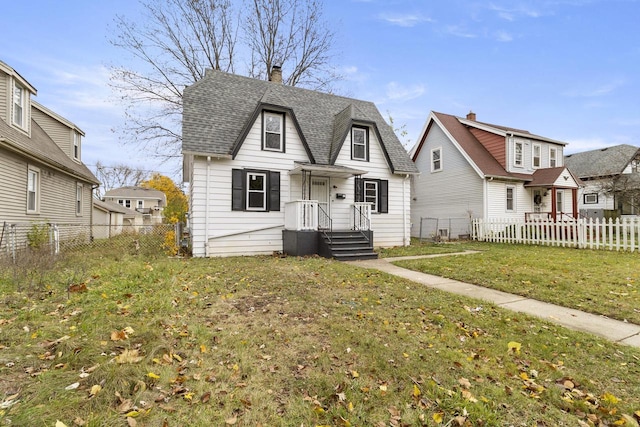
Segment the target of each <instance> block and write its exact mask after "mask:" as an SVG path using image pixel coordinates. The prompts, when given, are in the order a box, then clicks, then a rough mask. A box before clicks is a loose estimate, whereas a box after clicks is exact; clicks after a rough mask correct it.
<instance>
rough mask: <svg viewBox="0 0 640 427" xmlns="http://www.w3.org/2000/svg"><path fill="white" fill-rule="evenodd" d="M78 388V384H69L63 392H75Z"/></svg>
mask: <svg viewBox="0 0 640 427" xmlns="http://www.w3.org/2000/svg"><path fill="white" fill-rule="evenodd" d="M78 387H80V383H73V384H70V385H68V386H66V387H65V388H64V389H65V390H75V389H77V388H78Z"/></svg>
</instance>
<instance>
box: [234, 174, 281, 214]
mask: <svg viewBox="0 0 640 427" xmlns="http://www.w3.org/2000/svg"><path fill="white" fill-rule="evenodd" d="M231 210H233V211H261V212H269V211H279V210H280V172H274V171H269V170H246V169H232V171H231Z"/></svg>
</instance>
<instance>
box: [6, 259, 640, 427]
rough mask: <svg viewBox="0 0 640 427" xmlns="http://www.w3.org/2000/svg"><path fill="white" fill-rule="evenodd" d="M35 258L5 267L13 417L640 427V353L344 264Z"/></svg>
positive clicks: (52, 421) (36, 421) (70, 421)
mask: <svg viewBox="0 0 640 427" xmlns="http://www.w3.org/2000/svg"><path fill="white" fill-rule="evenodd" d="M465 259H467V258H465ZM457 262H458V263H464V262H465V261H463V259H462V258H459V259H458V261H457ZM594 262H598V261H594ZM574 263H575V261H574ZM476 264H478V262H476ZM28 270H29V269H28V268H25V269H23V270H9V269H5V270H1V271H0V304H1V306H2V307H3V309H2V310H1V311H0V362H1V363H0V425H5V426H9V425H11V426H23V425H28V426H47V427H52V426H56V425H66V426H68V427H71V426H82V425H85V426H171V427H173V426H186V425H189V426H209V425H211V426H224V425H239V426H240V425H241V426H301V425H304V426H339V427H346V426H512V425H513V426H532V425H534V426H535V425H537V426H559V425H565V426H578V425H585V426H586V425H602V426H608V425H627V426H634V425H637V424H634V423H635V422H636V421H635V420H637V419H638V416H639V414H640V412H637V411H640V351H639V350H637V349H634V348H629V347H624V346H619V345H615V344H613V343H610V342H607V341H605V340H602V339H599V338H596V337H593V336H591V335H588V334H583V333H578V332H574V331H569V330H566V329H564V328H561V327H559V326H556V325H553V324H550V323H547V322H544V321H541V320H538V319H535V318H531V317H528V316H525V315H520V314H516V313H513V312H509V311H506V310H502V309H500V308H497V307H495V306H492V305H490V304H486V303H482V302H480V301H477V300H472V299H468V298H463V297H460V296H456V295H451V294H447V293H444V292H441V291H438V290H434V289H428V288H425V287H423V286H419V285H416V284H415V283H412V282H409V281H406V280H403V279H399V278H395V277H392V276H389V275H387V274H384V273H380V272H377V271H371V270H366V269H361V268H358V267H356V266H352V265H348V264H344V263H340V262H336V261H330V260H325V259H321V258H305V259H300V258H294V257H290V258H278V257H245V258H222V259H210V260H205V259H186V260H185V259H175V258H166V257H149V256H146V257H143V256H135V255H126V254H118V253H114V254H112V255H109V256H107V255H102V256H101V255H99V254H97V253H96V254H92V253H89V252H85V253H83V254H81V256H80V257H76V258H69V259H67V260H66V262H64V263H58V264H57V267H56V269H55V270H53V271H52V272H47V271H38V272H32V273H33V274H31V275H29V274H28V273H29V271H28ZM57 421H59V422H60V424H57V423H56V422H57Z"/></svg>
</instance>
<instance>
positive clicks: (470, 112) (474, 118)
mask: <svg viewBox="0 0 640 427" xmlns="http://www.w3.org/2000/svg"><path fill="white" fill-rule="evenodd" d="M467 120H473V121H474V122H475V121H476V113H474V112H473V111H469V114H467Z"/></svg>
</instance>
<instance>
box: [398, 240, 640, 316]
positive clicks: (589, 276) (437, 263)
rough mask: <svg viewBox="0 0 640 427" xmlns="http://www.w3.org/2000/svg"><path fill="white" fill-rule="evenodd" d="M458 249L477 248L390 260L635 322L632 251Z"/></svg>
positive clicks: (638, 301) (636, 259) (637, 306)
mask: <svg viewBox="0 0 640 427" xmlns="http://www.w3.org/2000/svg"><path fill="white" fill-rule="evenodd" d="M452 247H455V246H453V245H452ZM459 248H460V251H461V250H462V249H463V248H464V249H469V248H473V249H476V250H480V251H481V252H480V253H478V254H474V255H465V256H464V257H441V258H427V259H419V260H407V261H398V262H395V264H396V265H398V266H401V267H404V268H408V269H411V270H416V271H422V272H425V273H429V274H435V275H438V276H443V277H447V278H451V279H456V280H460V281H464V282H468V283H473V284H477V285H481V286H485V287H488V288H492V289H498V290H501V291H505V292H510V293H513V294H517V295H522V296H525V297H529V298H533V299H537V300H541V301H546V302H550V303H553V304H558V305H561V306H564V307H570V308H575V309H578V310H583V311H587V312H590V313H595V314H601V315H604V316H608V317H611V318H613V319H618V320H626V321H629V322H632V323H636V324H640V293H639V292H638V291H639V289H640V268H639V267H640V254H638V253H629V252H614V251H596V250H587V249H573V248H558V247H549V246H528V245H509V244H491V243H474V244H473V245H469V244H466V245H461V246H460V247H459ZM414 251H415V253H416V254H417V253H419V248H415V249H414Z"/></svg>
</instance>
